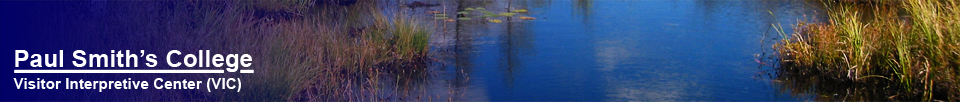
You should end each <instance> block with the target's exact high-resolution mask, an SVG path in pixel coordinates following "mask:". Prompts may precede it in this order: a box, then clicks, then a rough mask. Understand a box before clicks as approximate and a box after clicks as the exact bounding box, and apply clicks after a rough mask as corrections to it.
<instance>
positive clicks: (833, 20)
mask: <svg viewBox="0 0 960 102" xmlns="http://www.w3.org/2000/svg"><path fill="white" fill-rule="evenodd" d="M823 4H824V5H825V6H826V7H827V8H826V9H827V15H828V16H829V19H830V20H829V21H828V22H826V23H800V24H798V25H797V27H796V28H797V29H796V31H795V33H793V34H790V35H787V34H781V35H782V36H784V37H787V36H789V38H790V39H783V40H782V41H781V42H780V43H778V44H776V49H777V50H778V51H779V53H780V57H781V66H780V68H778V71H780V72H781V73H785V74H789V75H793V76H812V77H808V78H815V79H823V80H831V81H837V82H840V83H849V84H856V85H854V86H859V87H861V88H860V89H862V88H863V87H867V86H869V87H872V88H881V89H880V90H879V92H878V93H874V94H879V96H880V97H882V98H843V99H842V100H887V99H889V100H924V101H933V100H940V101H958V100H960V83H958V82H960V3H957V2H951V1H944V0H904V1H873V2H866V3H864V2H834V1H823ZM854 89H857V88H854ZM864 90H867V89H864ZM871 90H873V91H878V90H876V89H871ZM884 90H885V92H884ZM854 91H857V90H854ZM821 94H823V93H821Z"/></svg>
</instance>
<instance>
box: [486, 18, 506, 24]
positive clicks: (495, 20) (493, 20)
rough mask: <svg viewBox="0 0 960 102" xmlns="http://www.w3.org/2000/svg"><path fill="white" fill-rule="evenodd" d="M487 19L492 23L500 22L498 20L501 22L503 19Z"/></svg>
mask: <svg viewBox="0 0 960 102" xmlns="http://www.w3.org/2000/svg"><path fill="white" fill-rule="evenodd" d="M487 21H490V22H493V23H500V22H503V21H501V20H498V19H490V20H487Z"/></svg>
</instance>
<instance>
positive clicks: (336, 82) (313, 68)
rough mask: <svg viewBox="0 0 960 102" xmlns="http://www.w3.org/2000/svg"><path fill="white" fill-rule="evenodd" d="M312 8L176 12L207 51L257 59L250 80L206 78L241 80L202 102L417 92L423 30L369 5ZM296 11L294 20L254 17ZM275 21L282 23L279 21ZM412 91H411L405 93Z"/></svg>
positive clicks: (270, 4) (275, 4)
mask: <svg viewBox="0 0 960 102" xmlns="http://www.w3.org/2000/svg"><path fill="white" fill-rule="evenodd" d="M312 2H313V1H309V0H302V1H301V0H294V1H216V2H214V1H203V2H185V3H186V4H197V5H188V6H184V7H182V8H185V9H195V10H192V11H191V10H183V11H185V12H183V13H188V14H185V15H189V16H188V18H190V19H196V20H184V22H188V21H197V22H196V23H184V24H196V25H195V26H176V27H197V28H184V29H189V30H187V32H199V33H201V34H198V35H206V36H210V37H213V38H210V39H212V40H204V41H206V42H205V44H209V45H211V46H212V48H211V47H205V48H210V49H212V50H214V51H230V52H233V51H237V52H249V53H251V54H252V55H258V56H256V58H260V59H258V60H257V61H258V62H256V63H257V64H254V67H252V68H254V70H256V73H254V74H211V75H199V76H196V77H198V78H206V77H238V78H241V79H243V80H244V81H249V82H243V83H244V87H245V88H243V91H241V92H231V91H217V92H211V93H209V94H206V96H204V97H209V98H207V99H208V100H215V101H216V100H218V101H233V100H252V101H382V100H390V99H389V98H391V97H388V96H393V98H396V97H395V96H404V95H402V94H401V93H396V92H388V91H384V90H387V89H388V88H386V87H385V86H391V85H392V86H416V84H415V83H418V82H419V81H423V80H426V78H425V77H428V76H427V75H428V74H429V73H427V72H428V71H427V68H426V63H427V60H426V59H427V55H426V54H427V51H428V50H429V47H428V46H429V43H428V42H429V38H430V37H429V36H430V34H429V31H428V29H429V27H427V26H423V24H421V23H420V22H419V21H417V20H414V19H412V18H411V17H409V16H405V15H395V16H387V15H385V14H384V13H383V12H381V11H380V10H379V9H378V8H375V7H377V6H376V5H378V4H377V2H374V1H372V0H359V1H358V2H357V3H356V4H353V5H352V6H339V5H317V4H309V3H312ZM264 12H266V13H277V12H280V13H287V14H292V13H291V12H296V13H297V14H302V15H297V17H285V16H283V15H286V14H283V15H281V16H276V15H274V16H271V15H266V16H263V15H259V14H258V13H264ZM278 17H281V18H283V19H278ZM408 89H413V88H408Z"/></svg>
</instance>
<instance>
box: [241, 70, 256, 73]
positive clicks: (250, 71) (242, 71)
mask: <svg viewBox="0 0 960 102" xmlns="http://www.w3.org/2000/svg"><path fill="white" fill-rule="evenodd" d="M240 73H253V70H240Z"/></svg>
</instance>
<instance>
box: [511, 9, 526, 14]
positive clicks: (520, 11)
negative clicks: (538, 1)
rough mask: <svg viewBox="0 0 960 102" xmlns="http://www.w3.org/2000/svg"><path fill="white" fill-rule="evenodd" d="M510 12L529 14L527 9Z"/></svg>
mask: <svg viewBox="0 0 960 102" xmlns="http://www.w3.org/2000/svg"><path fill="white" fill-rule="evenodd" d="M510 12H516V13H523V12H527V10H526V9H517V10H510Z"/></svg>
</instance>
